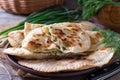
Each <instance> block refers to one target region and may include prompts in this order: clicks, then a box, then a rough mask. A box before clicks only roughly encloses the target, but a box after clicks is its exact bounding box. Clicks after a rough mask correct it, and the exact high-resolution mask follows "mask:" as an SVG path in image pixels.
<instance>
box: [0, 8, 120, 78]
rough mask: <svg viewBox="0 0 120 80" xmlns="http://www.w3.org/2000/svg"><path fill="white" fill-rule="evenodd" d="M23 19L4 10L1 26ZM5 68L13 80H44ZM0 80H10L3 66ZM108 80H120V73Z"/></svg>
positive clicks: (9, 67) (0, 69)
mask: <svg viewBox="0 0 120 80" xmlns="http://www.w3.org/2000/svg"><path fill="white" fill-rule="evenodd" d="M23 19H25V16H20V15H13V14H9V13H6V12H5V11H4V10H2V9H0V25H4V24H11V23H14V22H16V21H20V20H23ZM5 28H7V27H2V26H1V27H0V30H3V29H5ZM2 50H3V49H2V48H0V53H1V52H2ZM0 63H4V62H2V61H1V60H0ZM4 66H5V67H7V70H8V71H9V73H10V74H11V75H12V77H13V80H43V79H37V78H31V77H27V78H23V77H20V76H18V75H17V74H16V73H15V72H14V70H13V69H12V67H11V66H9V65H7V64H6V63H4ZM0 80H10V79H9V76H8V73H7V72H6V71H5V70H4V69H3V68H2V67H1V65H0ZM107 80H120V73H118V74H116V75H114V76H112V77H110V78H109V79H107Z"/></svg>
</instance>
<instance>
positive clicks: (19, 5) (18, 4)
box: [0, 0, 64, 14]
mask: <svg viewBox="0 0 120 80" xmlns="http://www.w3.org/2000/svg"><path fill="white" fill-rule="evenodd" d="M63 2H64V0H0V6H1V8H3V9H4V10H6V11H8V12H11V13H15V14H30V13H32V12H34V11H38V10H42V9H45V8H48V7H50V6H54V5H61V4H63Z"/></svg>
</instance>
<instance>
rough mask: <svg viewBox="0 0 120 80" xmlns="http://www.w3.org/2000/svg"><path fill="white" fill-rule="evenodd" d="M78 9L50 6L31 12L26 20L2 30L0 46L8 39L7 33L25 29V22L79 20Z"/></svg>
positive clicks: (45, 22)
mask: <svg viewBox="0 0 120 80" xmlns="http://www.w3.org/2000/svg"><path fill="white" fill-rule="evenodd" d="M78 19H79V16H78V10H77V9H76V10H69V9H67V8H65V7H62V6H61V7H50V8H48V9H45V10H42V11H37V12H34V13H32V14H30V15H29V16H28V17H27V18H26V19H25V20H24V21H22V22H20V23H19V24H17V25H16V26H13V27H11V28H9V29H6V30H3V31H0V47H3V46H4V42H6V41H5V40H7V39H6V38H7V34H8V33H9V32H11V31H15V30H21V29H24V23H25V22H29V23H34V24H35V23H37V24H39V23H41V24H51V23H59V22H70V21H75V20H78Z"/></svg>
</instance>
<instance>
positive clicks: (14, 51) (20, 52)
mask: <svg viewBox="0 0 120 80" xmlns="http://www.w3.org/2000/svg"><path fill="white" fill-rule="evenodd" d="M4 53H5V54H9V55H13V56H17V57H19V58H23V59H54V58H56V59H58V58H73V57H77V56H81V54H83V55H87V54H90V53H91V52H86V53H77V54H72V53H68V54H63V53H60V52H57V53H56V54H53V52H52V53H50V52H48V53H42V52H39V53H35V52H30V51H29V50H27V49H25V48H7V49H5V50H4Z"/></svg>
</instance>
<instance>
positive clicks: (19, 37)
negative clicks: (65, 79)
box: [4, 22, 114, 72]
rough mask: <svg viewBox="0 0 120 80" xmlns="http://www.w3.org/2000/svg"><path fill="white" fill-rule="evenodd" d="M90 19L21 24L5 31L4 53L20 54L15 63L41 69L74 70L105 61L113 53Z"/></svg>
mask: <svg viewBox="0 0 120 80" xmlns="http://www.w3.org/2000/svg"><path fill="white" fill-rule="evenodd" d="M94 26H96V25H95V24H93V23H90V22H80V23H70V22H64V23H54V24H50V25H44V24H30V23H25V28H24V30H17V31H13V32H10V33H9V34H8V41H9V43H10V45H11V46H12V47H11V48H7V49H5V50H4V52H5V53H6V54H9V55H13V56H15V57H20V58H21V59H20V60H19V61H18V63H19V64H21V65H23V66H26V67H29V68H31V69H34V70H37V71H42V72H59V71H75V70H82V69H86V68H91V67H97V66H98V67H100V66H103V65H104V64H107V63H108V62H109V61H110V59H111V58H112V56H113V54H114V50H113V49H112V48H106V47H104V44H101V41H102V40H103V39H104V36H103V35H102V34H101V33H100V32H97V31H92V28H93V27H94Z"/></svg>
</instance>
